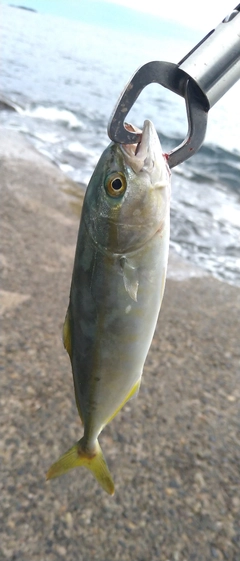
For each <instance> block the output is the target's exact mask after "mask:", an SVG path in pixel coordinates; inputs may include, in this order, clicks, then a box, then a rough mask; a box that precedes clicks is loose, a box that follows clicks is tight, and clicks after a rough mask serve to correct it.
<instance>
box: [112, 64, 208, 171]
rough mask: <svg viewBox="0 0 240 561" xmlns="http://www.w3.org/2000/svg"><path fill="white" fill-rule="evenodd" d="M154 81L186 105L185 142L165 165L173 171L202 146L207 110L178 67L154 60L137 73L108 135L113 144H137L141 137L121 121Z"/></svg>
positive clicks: (198, 91)
mask: <svg viewBox="0 0 240 561" xmlns="http://www.w3.org/2000/svg"><path fill="white" fill-rule="evenodd" d="M154 82H155V83H158V84H160V85H161V86H164V87H165V88H168V89H169V90H171V91H173V92H175V93H176V94H178V95H180V96H182V97H184V98H185V102H186V109H187V116H188V133H187V136H186V138H185V140H184V141H183V142H182V143H181V144H180V145H179V146H177V148H175V149H174V150H173V151H172V152H170V154H168V164H169V167H171V168H172V167H174V166H176V165H178V164H180V163H181V162H183V161H184V160H186V159H187V158H190V156H192V155H193V154H194V153H195V152H196V151H197V150H198V148H199V147H200V146H201V144H202V142H203V140H204V136H205V132H206V128H207V111H208V109H209V104H208V101H207V99H206V98H205V96H204V94H203V93H202V91H201V90H200V88H198V86H197V85H195V84H194V83H193V82H192V81H191V79H189V77H187V78H186V74H185V73H184V72H182V71H181V70H180V69H179V67H178V65H177V64H173V63H170V62H160V61H153V62H148V63H146V64H144V66H142V67H141V68H139V69H138V70H137V72H136V73H135V74H134V76H133V77H132V79H131V80H130V82H129V83H128V84H127V86H126V88H125V90H124V91H123V93H122V95H121V97H120V99H119V101H118V103H117V105H116V107H115V109H114V112H113V114H112V116H111V119H110V122H109V126H108V135H109V137H110V138H111V139H112V140H113V141H114V142H119V143H121V144H134V143H138V142H140V140H141V134H137V133H133V132H130V131H129V130H127V129H126V128H125V126H124V121H125V118H126V116H127V114H128V113H129V111H130V109H131V107H132V106H133V104H134V103H135V101H136V99H137V98H138V96H139V95H140V93H141V92H142V90H143V89H144V88H145V87H146V86H147V85H148V84H152V83H154Z"/></svg>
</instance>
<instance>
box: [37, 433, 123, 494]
mask: <svg viewBox="0 0 240 561" xmlns="http://www.w3.org/2000/svg"><path fill="white" fill-rule="evenodd" d="M81 466H84V467H86V468H87V469H89V470H90V471H92V473H93V475H94V477H95V478H96V480H97V481H98V483H99V484H100V485H101V487H102V488H103V489H104V491H106V492H107V493H108V494H109V495H113V494H114V483H113V479H112V476H111V474H110V471H109V469H108V466H107V463H106V460H105V458H104V455H103V453H102V450H101V447H100V444H99V442H98V440H97V441H96V446H95V450H94V451H93V453H91V454H89V453H87V452H86V451H85V450H84V447H83V438H82V439H81V440H79V442H77V443H76V444H74V446H73V447H72V448H70V449H69V450H68V451H67V452H66V453H65V454H63V456H61V458H59V460H58V461H57V462H55V463H54V464H52V466H51V467H50V469H49V470H48V472H47V475H46V478H47V479H54V478H55V477H59V476H60V475H63V474H64V473H67V472H68V471H69V470H70V469H73V468H75V467H81Z"/></svg>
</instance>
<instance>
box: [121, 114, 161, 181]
mask: <svg viewBox="0 0 240 561" xmlns="http://www.w3.org/2000/svg"><path fill="white" fill-rule="evenodd" d="M125 127H126V128H127V130H129V131H131V132H136V133H140V134H141V140H140V142H138V143H137V144H136V143H135V144H122V145H120V148H121V151H122V152H123V155H124V159H125V161H126V163H127V164H128V165H129V166H130V167H131V168H132V170H133V171H134V172H135V173H140V172H141V171H144V170H145V171H148V172H149V173H151V171H152V169H153V168H154V166H155V163H156V161H157V160H159V158H162V157H163V154H162V148H161V145H160V141H159V138H158V135H157V132H156V130H155V127H154V125H153V123H152V122H151V121H149V120H148V119H147V120H145V121H144V125H143V130H142V132H141V130H140V129H139V128H138V127H135V126H133V125H131V124H125Z"/></svg>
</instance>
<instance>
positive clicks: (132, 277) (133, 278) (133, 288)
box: [120, 257, 139, 302]
mask: <svg viewBox="0 0 240 561" xmlns="http://www.w3.org/2000/svg"><path fill="white" fill-rule="evenodd" d="M120 265H121V268H122V271H123V282H124V286H125V290H126V291H127V292H128V294H129V296H130V297H131V298H132V300H134V301H135V302H137V293H138V287H139V280H138V269H137V267H134V266H133V265H131V264H130V263H129V260H128V259H127V258H126V257H122V258H121V259H120Z"/></svg>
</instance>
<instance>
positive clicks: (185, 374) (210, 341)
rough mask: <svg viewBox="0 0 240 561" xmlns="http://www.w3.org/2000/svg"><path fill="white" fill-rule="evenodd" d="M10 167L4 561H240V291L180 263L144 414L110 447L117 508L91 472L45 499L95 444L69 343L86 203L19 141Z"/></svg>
mask: <svg viewBox="0 0 240 561" xmlns="http://www.w3.org/2000/svg"><path fill="white" fill-rule="evenodd" d="M0 165H1V172H0V175H1V181H0V184H1V188H0V189H1V195H0V196H1V204H0V213H1V217H0V229H1V250H0V267H1V287H0V310H1V316H2V318H1V326H2V328H1V334H0V342H1V378H0V385H1V389H0V434H1V438H0V447H1V449H0V457H1V463H0V496H1V508H0V559H1V561H2V560H5V559H8V560H12V561H15V560H16V561H55V560H56V561H57V560H60V559H66V560H67V561H76V560H77V561H89V560H94V561H95V560H96V561H113V560H116V561H118V560H119V561H120V560H121V561H130V560H131V561H132V560H134V561H208V560H215V559H216V560H229V561H239V560H240V485H239V484H240V438H239V437H240V417H239V396H240V384H239V382H240V344H239V341H240V290H239V289H238V288H236V287H233V286H229V285H227V284H225V283H221V282H219V281H217V280H215V279H213V278H212V277H208V276H201V274H200V272H199V271H197V270H194V269H192V268H189V266H188V264H186V263H183V262H182V261H181V260H180V259H178V258H177V257H174V256H172V257H171V262H170V278H169V279H168V281H167V287H166V292H165V296H164V302H163V306H162V310H161V314H160V318H159V322H158V326H157V330H156V334H155V337H154V340H153V344H152V347H151V350H150V352H149V356H148V359H147V362H146V366H145V369H144V376H143V382H142V386H141V389H140V392H139V395H138V398H137V399H134V400H132V401H130V402H129V403H128V404H127V405H126V406H125V407H124V409H123V410H122V411H121V413H120V414H119V415H118V416H117V417H116V418H115V419H114V420H113V421H112V422H111V423H110V425H109V426H107V427H106V428H105V429H104V431H103V433H102V435H101V437H100V442H101V446H102V448H103V451H104V454H105V456H106V459H107V461H108V464H109V468H110V470H111V473H112V475H113V478H114V481H115V485H116V493H115V495H114V497H109V496H108V495H106V494H105V493H104V491H102V490H101V489H100V488H99V487H98V484H97V483H96V482H95V480H94V478H93V477H92V475H91V474H90V473H89V472H87V471H86V470H84V469H79V470H74V471H72V472H70V473H69V474H67V475H65V476H64V477H62V478H59V479H56V480H54V481H50V482H47V483H46V481H45V473H46V471H47V469H48V468H49V466H50V464H51V463H52V462H53V461H54V460H55V459H57V458H58V456H59V455H60V454H61V453H63V452H65V451H66V449H67V448H68V447H69V446H70V445H72V444H73V443H74V442H75V441H76V440H78V439H79V438H80V436H81V435H82V429H81V425H80V421H79V419H78V415H77V411H76V406H75V402H74V394H73V383H72V375H71V369H70V363H69V360H68V357H67V355H66V352H65V351H64V349H63V345H62V340H61V329H62V323H63V319H64V316H65V311H66V308H67V303H68V294H69V287H70V280H71V272H72V264H73V256H74V250H75V243H76V236H77V230H78V223H79V218H78V216H77V215H78V214H79V208H80V205H81V200H80V199H79V196H76V186H75V185H74V183H72V182H71V181H70V180H69V179H67V178H66V177H65V176H64V175H63V174H62V173H61V172H60V171H59V170H58V169H57V167H56V166H54V165H53V164H52V163H51V162H48V161H47V160H46V159H45V158H44V157H43V156H41V155H39V154H38V153H37V152H36V151H35V150H34V149H33V148H31V147H30V146H29V145H28V144H27V143H26V141H25V140H24V138H23V137H22V136H21V135H20V133H18V134H17V133H15V132H10V131H6V130H4V129H2V130H1V144H0ZM189 275H190V276H189ZM176 279H178V280H176ZM179 279H182V280H179Z"/></svg>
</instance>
